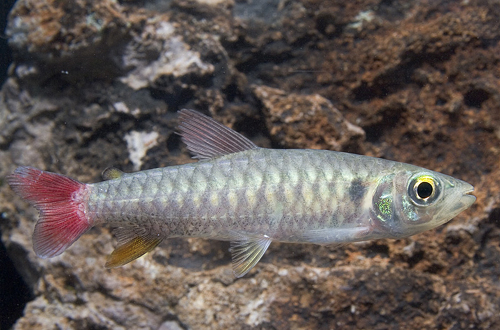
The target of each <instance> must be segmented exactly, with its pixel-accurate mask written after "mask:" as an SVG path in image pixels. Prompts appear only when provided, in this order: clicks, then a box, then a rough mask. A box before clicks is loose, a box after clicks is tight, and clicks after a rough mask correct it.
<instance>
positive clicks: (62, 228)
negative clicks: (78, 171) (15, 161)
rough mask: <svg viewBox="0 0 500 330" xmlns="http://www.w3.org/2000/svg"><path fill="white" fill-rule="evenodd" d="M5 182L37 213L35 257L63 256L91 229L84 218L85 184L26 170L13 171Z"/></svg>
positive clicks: (34, 237) (47, 173)
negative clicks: (38, 216) (65, 251)
mask: <svg viewBox="0 0 500 330" xmlns="http://www.w3.org/2000/svg"><path fill="white" fill-rule="evenodd" d="M7 182H8V183H9V185H10V187H11V188H12V190H14V191H15V192H16V194H18V195H19V196H21V197H22V198H24V199H25V200H27V201H28V202H29V203H30V204H31V205H33V206H34V207H35V208H36V209H37V210H38V211H40V218H39V220H38V222H37V224H36V226H35V231H34V232H33V250H34V251H35V253H36V254H37V255H38V256H39V257H42V258H51V257H55V256H57V255H59V254H61V253H63V252H64V250H66V249H67V248H68V247H69V246H70V245H71V244H73V243H74V242H75V241H76V240H77V239H78V238H79V237H80V236H81V235H82V234H83V233H85V232H86V231H87V230H88V229H90V228H91V227H92V224H91V221H89V219H88V218H87V216H86V215H85V203H86V197H87V195H88V189H87V187H86V185H85V184H83V183H80V182H78V181H76V180H73V179H71V178H68V177H66V176H64V175H60V174H55V173H50V172H45V171H41V170H39V169H36V168H33V167H27V166H26V167H19V168H18V169H16V170H15V171H14V173H12V174H11V175H9V176H8V177H7Z"/></svg>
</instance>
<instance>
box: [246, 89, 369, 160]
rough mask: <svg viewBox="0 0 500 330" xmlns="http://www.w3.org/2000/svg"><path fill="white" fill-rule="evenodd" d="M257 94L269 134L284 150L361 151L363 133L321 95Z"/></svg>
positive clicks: (260, 91)
mask: <svg viewBox="0 0 500 330" xmlns="http://www.w3.org/2000/svg"><path fill="white" fill-rule="evenodd" d="M254 93H255V96H256V97H257V98H258V99H259V100H260V101H261V102H262V104H263V109H264V113H265V114H266V123H267V127H268V129H269V133H270V134H271V136H272V138H273V139H275V140H276V141H277V142H278V143H279V144H280V145H281V146H283V147H288V148H298V149H330V150H336V151H340V150H347V151H352V152H356V151H358V152H359V151H360V148H361V143H362V141H363V139H364V137H365V132H364V131H363V129H362V128H360V127H359V126H356V125H353V124H351V123H350V122H348V121H347V120H346V119H345V118H344V117H343V116H342V114H341V113H340V111H339V110H337V108H335V107H334V106H333V104H332V103H331V102H330V101H328V100H327V99H325V98H324V97H322V96H321V95H318V94H315V95H305V96H303V95H298V94H287V93H286V92H285V91H282V90H279V89H276V88H270V87H266V86H255V87H254Z"/></svg>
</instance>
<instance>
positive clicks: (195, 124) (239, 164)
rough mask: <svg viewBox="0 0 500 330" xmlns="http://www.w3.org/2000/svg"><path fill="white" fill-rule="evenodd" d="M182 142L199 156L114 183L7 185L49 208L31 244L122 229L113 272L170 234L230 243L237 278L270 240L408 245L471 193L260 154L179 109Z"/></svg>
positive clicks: (359, 162)
mask: <svg viewBox="0 0 500 330" xmlns="http://www.w3.org/2000/svg"><path fill="white" fill-rule="evenodd" d="M179 119H180V125H179V131H180V134H181V138H182V140H183V141H184V142H185V143H186V145H187V147H188V149H189V150H190V151H191V152H192V153H193V154H194V156H195V157H196V158H200V159H201V161H199V162H197V163H190V164H186V165H178V166H170V167H166V168H159V169H152V170H147V171H142V172H137V173H131V174H126V173H123V172H121V171H119V170H116V169H107V170H105V171H104V173H103V177H104V179H105V180H106V181H103V182H99V183H94V184H83V183H80V182H78V181H76V180H73V179H71V178H68V177H65V176H62V175H59V174H55V173H50V172H45V171H41V170H38V169H35V168H31V167H20V168H18V169H17V170H16V171H15V172H14V173H13V174H12V175H10V176H9V177H8V178H7V182H8V183H9V185H10V186H11V187H12V189H14V191H15V192H16V193H18V194H19V195H20V196H21V197H23V198H25V199H26V200H27V201H29V202H30V203H31V204H32V205H34V206H35V207H36V208H37V209H38V210H39V211H40V219H39V220H38V222H37V224H36V226H35V231H34V233H33V249H34V251H35V252H36V254H37V255H38V256H40V257H46V258H48V257H53V256H56V255H59V254H61V253H62V252H63V251H64V250H65V249H66V248H68V247H69V246H70V245H71V244H73V243H74V242H75V241H76V240H77V239H78V238H79V237H80V236H81V235H82V234H83V233H85V232H86V231H87V230H89V229H90V228H91V227H92V226H94V225H100V224H108V225H110V226H112V227H116V230H115V234H116V237H117V240H118V245H117V247H116V248H115V250H114V251H113V252H112V253H111V255H110V256H109V257H108V261H107V262H106V267H109V268H113V267H118V266H122V265H125V264H127V263H129V262H131V261H132V260H134V259H136V258H139V257H140V256H142V255H143V254H145V253H147V252H149V251H151V250H153V249H154V248H155V247H156V246H157V245H158V244H160V242H161V241H162V240H163V239H165V238H169V237H203V238H211V239H219V240H229V241H230V242H231V243H230V244H231V249H230V251H231V254H232V259H233V272H234V274H235V276H236V277H241V276H243V275H245V274H246V273H247V272H248V271H250V270H251V269H252V267H254V266H255V265H256V264H257V262H258V261H259V260H260V258H261V257H262V256H263V254H264V253H265V251H266V250H267V248H268V247H269V244H270V243H271V242H272V241H281V242H292V243H293V242H298V243H314V244H342V243H349V242H356V241H364V240H371V239H377V238H402V237H407V236H410V235H414V234H418V233H420V232H423V231H425V230H429V229H432V228H434V227H436V226H439V225H441V224H443V223H445V222H447V221H448V220H450V219H451V218H453V217H454V216H455V215H457V214H458V213H460V212H461V211H463V210H464V209H466V208H468V207H469V206H470V205H471V204H472V203H473V202H474V201H475V197H474V196H472V195H470V193H471V192H472V191H473V187H472V186H471V185H470V184H468V183H466V182H463V181H461V180H458V179H455V178H452V177H450V176H447V175H444V174H441V173H437V172H433V171H430V170H426V169H423V168H421V167H417V166H413V165H409V164H404V163H398V162H394V161H389V160H384V159H379V158H372V157H366V156H360V155H354V154H348V153H341V152H334V151H325V150H274V149H264V148H258V147H257V146H256V145H255V144H253V143H252V142H251V141H250V140H248V139H246V138H245V137H243V136H242V135H240V134H238V133H236V132H235V131H233V130H231V129H229V128H227V127H225V126H223V125H221V124H219V123H217V122H216V121H214V120H213V119H211V118H210V117H207V116H205V115H202V114H200V113H198V112H196V111H193V110H186V109H184V110H182V111H180V113H179Z"/></svg>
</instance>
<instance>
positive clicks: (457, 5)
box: [0, 0, 500, 330]
mask: <svg viewBox="0 0 500 330" xmlns="http://www.w3.org/2000/svg"><path fill="white" fill-rule="evenodd" d="M12 5H14V1H12V0H9V1H4V2H2V6H3V7H2V9H3V10H4V13H5V14H6V13H7V12H8V11H9V10H10V8H11V7H12ZM497 7H498V6H497V5H496V4H494V3H493V2H487V1H449V0H442V1H424V0H420V1H397V0H394V1H386V0H380V1H357V2H346V1H330V0H323V1H322V0H297V1H290V0H266V1H259V0H234V1H229V0H190V1H187V0H171V1H170V0H166V1H161V0H136V1H134V0H123V1H110V0H104V1H90V0H77V1H51V0H41V1H28V0H18V1H17V2H16V5H15V7H14V9H13V10H14V11H13V12H12V14H11V16H10V17H9V22H10V25H9V27H10V28H9V29H8V31H7V32H6V33H5V34H6V36H7V37H8V38H10V39H9V42H10V48H8V49H7V48H5V47H6V45H7V43H6V42H7V39H5V38H3V37H2V38H0V85H1V86H2V88H1V89H0V195H1V198H0V214H2V218H1V219H0V230H1V234H2V237H1V239H2V245H1V246H0V329H9V328H11V327H12V326H14V327H15V328H16V329H45V328H47V327H49V328H58V329H162V330H165V329H210V328H211V329H240V328H241V329H299V328H304V329H333V328H342V329H398V328H405V329H421V328H436V329H442V328H450V329H462V328H476V329H488V328H491V329H493V328H499V327H500V316H498V312H497V311H498V308H499V306H500V290H499V289H498V278H499V276H500V266H498V265H500V263H499V262H498V260H499V258H500V250H499V249H498V246H499V245H500V239H499V237H500V228H499V227H500V226H499V225H498V223H499V220H500V218H499V216H500V212H499V211H498V210H500V204H499V203H500V202H499V198H498V196H500V195H499V194H500V192H499V190H498V188H497V187H498V184H497V183H498V182H500V165H499V164H500V159H499V158H500V151H499V150H500V149H499V147H498V146H499V145H500V116H499V115H498V108H499V107H500V94H499V92H498V86H499V85H500V83H499V78H498V77H499V72H500V64H499V63H500V62H499V61H498V53H499V50H500V49H499V48H500V45H499V40H500V11H499V10H498V8H497ZM1 16H2V17H0V29H1V30H2V31H3V29H4V27H5V17H6V15H1ZM11 54H13V57H12V55H11ZM13 58H14V62H12V61H13V60H12V59H13ZM10 65H11V70H10V71H9V73H8V74H7V68H8V67H9V66H10ZM182 108H192V109H195V110H198V111H201V112H203V113H205V114H208V115H210V116H212V117H214V118H215V119H216V120H218V121H220V122H222V123H224V124H225V125H227V126H230V127H232V128H233V129H235V130H237V131H238V132H242V133H243V134H244V135H245V136H247V137H249V138H250V139H251V140H252V141H253V142H254V143H256V144H258V145H259V146H263V147H272V148H314V149H330V150H341V151H348V152H355V153H360V154H366V155H370V156H375V157H382V158H386V159H392V160H396V161H401V162H408V163H412V164H415V165H419V166H423V167H426V168H429V169H433V170H437V171H440V172H443V173H446V174H449V175H452V176H454V177H457V178H460V179H462V180H465V181H468V182H470V183H472V184H473V185H474V186H475V188H476V190H475V194H476V196H477V197H478V199H477V201H476V203H475V204H474V205H473V206H472V207H471V208H470V209H469V210H467V211H465V212H463V213H462V214H460V215H458V216H457V217H456V218H455V219H453V220H452V221H451V222H449V223H448V224H447V225H445V226H442V227H439V228H437V229H436V230H432V231H428V232H426V233H425V234H420V235H417V236H414V237H412V238H407V239H402V240H378V241H374V242H366V243H360V244H350V245H347V246H344V247H338V246H313V245H295V244H277V243H274V242H273V243H272V244H271V246H270V248H269V250H268V251H267V252H266V254H265V255H264V257H263V259H262V261H261V262H260V263H259V264H258V265H257V266H256V267H255V268H254V269H253V270H252V271H251V272H250V273H249V274H248V275H247V276H245V277H243V278H242V279H238V280H235V279H234V277H233V276H232V273H231V264H230V260H231V255H230V253H229V252H228V247H229V244H228V243H227V242H214V241H205V240H198V239H179V238H176V239H171V240H166V241H165V242H163V243H162V244H161V245H160V246H159V247H158V248H156V249H155V250H154V251H153V252H152V253H150V254H148V255H146V256H145V257H143V258H141V259H139V260H137V261H135V262H133V263H131V264H130V265H129V266H126V267H123V268H119V269H113V270H106V269H104V267H103V266H104V264H105V262H106V255H107V254H109V253H110V252H111V251H112V250H113V248H114V247H115V246H116V239H115V238H113V236H112V235H111V234H110V231H109V229H108V228H94V229H92V230H91V231H89V232H88V233H86V234H85V235H83V236H82V237H81V238H80V240H79V241H78V242H77V243H75V244H74V245H73V246H71V247H70V248H69V249H68V250H67V251H66V252H65V253H64V254H62V255H61V256H59V257H56V258H53V259H40V258H37V257H36V256H35V255H34V253H33V251H32V247H31V234H32V230H33V227H34V224H35V219H36V217H37V213H36V211H35V210H34V209H33V208H31V207H29V206H28V205H27V204H26V203H24V202H22V201H21V200H20V199H19V198H17V197H16V196H14V195H13V193H12V191H11V190H10V188H9V187H8V186H7V184H6V183H5V180H4V178H5V176H6V175H7V174H8V173H10V172H12V171H13V170H14V169H15V168H16V167H17V166H20V165H30V166H35V167H38V168H42V169H46V170H50V171H53V172H58V173H62V174H66V175H69V176H71V177H74V178H76V179H78V180H80V181H82V182H96V181H99V180H101V178H100V174H101V172H102V171H103V170H104V169H105V168H107V167H109V166H116V167H117V168H119V169H121V170H124V171H126V172H131V171H133V170H134V169H150V168H156V167H162V166H169V165H173V164H182V163H186V162H190V161H193V160H192V159H191V158H190V155H189V154H188V152H187V150H186V148H185V146H184V145H183V143H182V142H181V140H180V138H179V136H178V135H176V134H175V130H176V127H177V111H178V110H180V109H182ZM23 310H24V311H23Z"/></svg>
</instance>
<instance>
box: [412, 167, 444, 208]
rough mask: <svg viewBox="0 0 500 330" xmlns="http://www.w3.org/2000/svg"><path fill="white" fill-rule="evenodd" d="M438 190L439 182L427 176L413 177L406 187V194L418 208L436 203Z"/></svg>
mask: <svg viewBox="0 0 500 330" xmlns="http://www.w3.org/2000/svg"><path fill="white" fill-rule="evenodd" d="M440 190H441V189H440V184H439V181H437V180H436V179H434V178H433V177H432V176H431V175H428V174H420V175H415V176H413V178H412V179H411V180H410V182H409V185H408V194H409V195H410V197H411V200H412V201H413V203H415V204H417V205H420V206H426V205H429V204H432V203H433V202H434V201H436V200H437V198H438V197H439V194H440Z"/></svg>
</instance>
